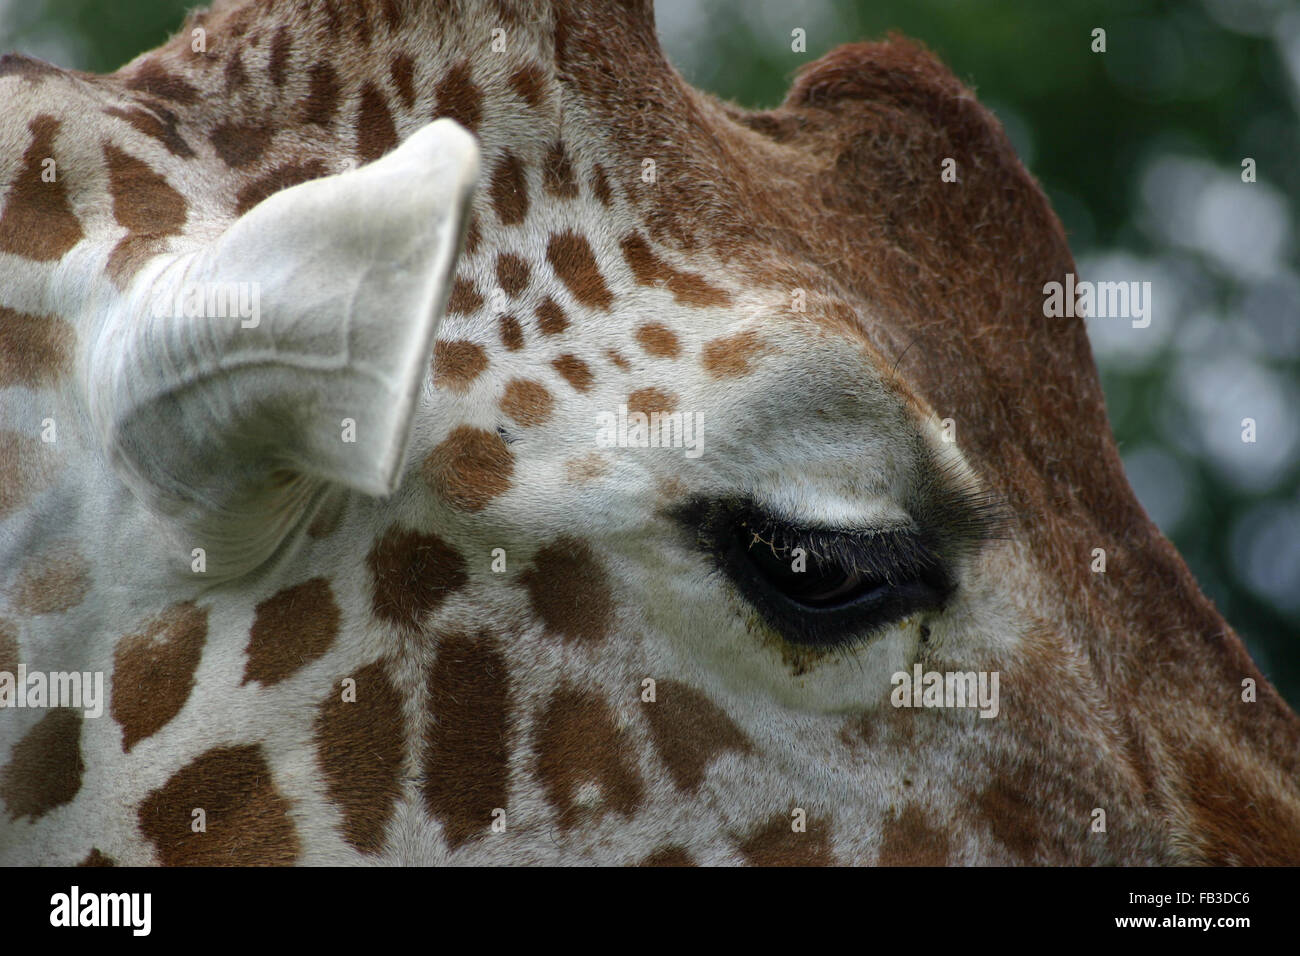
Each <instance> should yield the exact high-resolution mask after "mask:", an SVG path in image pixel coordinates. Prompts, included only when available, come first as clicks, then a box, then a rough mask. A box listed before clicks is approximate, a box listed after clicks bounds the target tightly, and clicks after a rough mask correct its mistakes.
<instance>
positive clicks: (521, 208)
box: [488, 151, 528, 226]
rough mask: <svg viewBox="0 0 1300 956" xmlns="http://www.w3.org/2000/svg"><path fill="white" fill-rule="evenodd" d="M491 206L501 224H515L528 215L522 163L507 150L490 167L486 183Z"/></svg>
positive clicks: (526, 189)
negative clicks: (489, 177) (489, 180)
mask: <svg viewBox="0 0 1300 956" xmlns="http://www.w3.org/2000/svg"><path fill="white" fill-rule="evenodd" d="M488 195H489V196H491V197H492V208H493V209H495V210H496V214H497V218H498V219H500V220H501V224H502V225H503V226H516V225H518V224H519V223H521V222H523V221H524V217H525V216H527V215H528V184H527V183H526V182H525V181H524V167H523V164H522V163H520V162H519V160H518V159H517V158H516V157H515V155H514V154H513V153H511V152H509V151H507V152H505V153H503V154H502V156H501V159H500V160H498V161H497V164H496V166H495V167H493V169H492V180H491V182H490V183H489V184H488Z"/></svg>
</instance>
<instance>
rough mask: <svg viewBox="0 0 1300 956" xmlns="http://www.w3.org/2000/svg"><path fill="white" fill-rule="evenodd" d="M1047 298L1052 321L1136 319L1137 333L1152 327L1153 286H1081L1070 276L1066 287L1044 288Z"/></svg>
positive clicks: (1057, 284) (1046, 308) (1046, 313)
mask: <svg viewBox="0 0 1300 956" xmlns="http://www.w3.org/2000/svg"><path fill="white" fill-rule="evenodd" d="M1043 295H1045V296H1046V297H1047V298H1046V299H1045V300H1044V301H1043V315H1044V316H1046V317H1047V318H1049V319H1054V318H1062V317H1068V318H1075V317H1076V316H1077V317H1078V318H1087V317H1091V318H1097V319H1132V320H1133V328H1135V329H1145V328H1146V327H1147V326H1148V325H1150V324H1151V283H1150V282H1087V281H1084V282H1079V281H1077V280H1076V279H1075V276H1074V273H1073V272H1067V273H1066V274H1065V282H1064V283H1060V282H1049V283H1047V284H1046V285H1044V286H1043Z"/></svg>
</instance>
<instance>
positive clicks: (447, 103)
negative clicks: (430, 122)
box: [433, 60, 483, 133]
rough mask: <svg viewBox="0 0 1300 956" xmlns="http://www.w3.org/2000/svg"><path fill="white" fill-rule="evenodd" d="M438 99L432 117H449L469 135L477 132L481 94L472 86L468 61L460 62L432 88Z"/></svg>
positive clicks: (480, 112)
mask: <svg viewBox="0 0 1300 956" xmlns="http://www.w3.org/2000/svg"><path fill="white" fill-rule="evenodd" d="M434 94H435V95H436V96H437V98H438V105H437V108H436V109H435V110H434V113H433V117H434V119H437V118H438V117H439V116H449V117H451V118H452V119H454V120H455V121H456V122H457V123H459V124H460V125H461V126H463V127H465V128H466V129H467V130H469V131H470V132H471V133H477V132H478V124H479V120H480V119H482V117H483V94H482V93H480V92H479V88H478V87H477V86H475V85H474V81H473V79H471V71H470V65H469V61H468V60H461V61H460V62H459V63H457V64H456V65H455V66H453V67H452V68H451V69H450V70H448V71H447V74H446V76H444V77H443V78H442V79H441V80H439V81H438V85H437V86H436V87H434Z"/></svg>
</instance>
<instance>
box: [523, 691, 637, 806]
mask: <svg viewBox="0 0 1300 956" xmlns="http://www.w3.org/2000/svg"><path fill="white" fill-rule="evenodd" d="M536 741H537V775H538V777H540V778H541V781H542V786H543V787H544V788H545V790H546V796H547V798H548V799H549V800H550V802H551V804H552V805H553V806H554V807H555V808H556V810H557V811H558V813H559V824H560V828H561V829H563V830H570V829H572V828H573V827H575V826H578V825H579V824H580V823H584V822H590V821H593V820H595V819H599V818H600V817H601V816H603V815H604V814H606V813H608V812H610V811H611V810H612V811H616V812H618V813H621V814H623V816H625V817H631V816H632V814H633V813H634V812H635V811H636V809H637V807H638V806H639V805H640V803H641V799H642V796H643V795H644V787H643V785H642V782H641V775H640V773H638V772H637V769H636V765H635V764H634V763H632V762H631V761H630V760H629V759H628V757H629V754H630V748H629V745H628V741H627V740H626V739H625V738H624V737H623V734H622V732H621V731H620V730H619V728H618V725H617V724H616V723H615V722H614V716H613V714H611V713H610V710H609V707H608V706H607V705H606V703H605V701H604V700H602V699H601V698H600V697H598V696H597V695H595V694H589V693H585V692H583V691H580V690H577V689H574V688H568V687H565V688H561V689H560V690H558V691H556V692H555V693H554V694H553V695H552V696H551V699H550V701H549V702H548V704H547V706H546V711H545V713H544V714H542V716H541V718H540V720H539V721H538V722H537V730H536ZM593 785H594V787H596V788H598V793H597V794H595V795H594V797H593V796H588V795H587V793H586V792H585V791H586V788H587V787H590V786H593Z"/></svg>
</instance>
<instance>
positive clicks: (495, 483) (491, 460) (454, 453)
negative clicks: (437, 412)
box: [421, 425, 515, 511]
mask: <svg viewBox="0 0 1300 956" xmlns="http://www.w3.org/2000/svg"><path fill="white" fill-rule="evenodd" d="M514 470H515V459H514V456H513V455H512V454H511V453H510V449H509V448H508V447H506V443H505V442H504V441H502V440H501V436H500V435H498V434H497V433H496V432H490V431H485V430H483V429H482V428H472V427H470V426H468V425H460V426H458V427H456V428H455V429H453V430H452V433H451V434H450V435H448V436H447V438H446V439H444V440H443V442H442V443H441V444H439V445H438V447H437V448H435V449H434V450H433V451H431V452H430V453H429V455H428V457H427V458H425V459H424V465H423V466H422V471H421V473H422V474H423V475H424V480H425V481H427V482H428V483H429V487H431V488H432V489H433V490H434V492H436V493H437V494H439V495H441V496H442V497H443V498H445V499H446V500H447V501H448V502H449V503H450V504H452V505H454V506H456V507H457V508H463V509H464V510H466V511H482V510H483V509H484V508H486V507H487V505H488V503H489V502H490V501H491V500H492V499H493V498H496V497H497V496H499V495H502V494H505V492H506V491H507V490H508V489H509V488H510V479H511V477H512V476H513V475H514Z"/></svg>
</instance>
